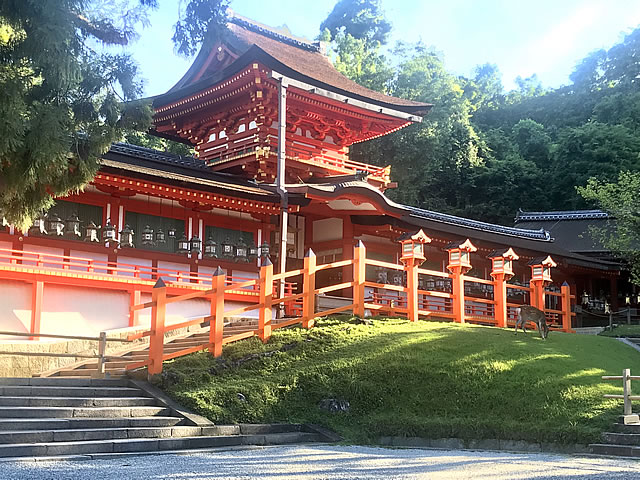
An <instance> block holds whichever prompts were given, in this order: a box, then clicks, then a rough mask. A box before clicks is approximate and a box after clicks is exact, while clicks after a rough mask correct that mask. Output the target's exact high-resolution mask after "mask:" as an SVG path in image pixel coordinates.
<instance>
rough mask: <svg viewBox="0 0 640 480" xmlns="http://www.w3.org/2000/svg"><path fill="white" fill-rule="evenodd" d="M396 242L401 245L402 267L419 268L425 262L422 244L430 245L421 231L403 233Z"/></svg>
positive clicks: (429, 241)
mask: <svg viewBox="0 0 640 480" xmlns="http://www.w3.org/2000/svg"><path fill="white" fill-rule="evenodd" d="M398 241H399V242H400V244H401V245H402V256H401V257H400V261H401V262H402V263H403V264H404V265H408V266H416V267H417V266H419V265H422V264H423V263H424V261H425V260H426V258H425V256H424V244H425V243H431V239H430V238H429V237H428V236H427V235H426V234H425V233H424V232H423V231H422V230H418V231H417V232H413V233H405V234H403V235H402V236H401V237H400V238H398Z"/></svg>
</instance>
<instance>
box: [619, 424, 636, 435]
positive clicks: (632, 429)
mask: <svg viewBox="0 0 640 480" xmlns="http://www.w3.org/2000/svg"><path fill="white" fill-rule="evenodd" d="M613 431H614V432H617V433H638V434H640V423H631V424H628V425H624V424H622V423H614V424H613Z"/></svg>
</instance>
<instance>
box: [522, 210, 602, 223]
mask: <svg viewBox="0 0 640 480" xmlns="http://www.w3.org/2000/svg"><path fill="white" fill-rule="evenodd" d="M596 218H610V215H609V214H608V213H607V212H604V211H602V210H598V209H591V210H557V211H550V212H524V211H522V210H520V211H518V212H517V213H516V218H515V222H516V223H518V222H521V221H529V220H588V219H596Z"/></svg>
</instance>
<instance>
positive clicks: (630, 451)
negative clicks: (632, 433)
mask: <svg viewBox="0 0 640 480" xmlns="http://www.w3.org/2000/svg"><path fill="white" fill-rule="evenodd" d="M589 448H591V453H595V454H596V455H615V456H619V457H640V447H634V446H630V445H611V444H608V443H593V444H591V445H589Z"/></svg>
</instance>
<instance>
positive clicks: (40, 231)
mask: <svg viewBox="0 0 640 480" xmlns="http://www.w3.org/2000/svg"><path fill="white" fill-rule="evenodd" d="M44 222H45V216H44V215H43V214H42V213H41V214H40V215H38V216H37V217H36V219H35V220H34V222H33V225H31V227H30V228H29V236H30V237H37V236H40V235H46V234H47V230H46V228H45V224H44Z"/></svg>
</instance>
